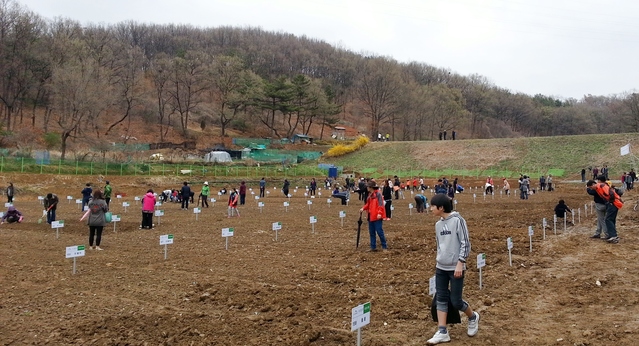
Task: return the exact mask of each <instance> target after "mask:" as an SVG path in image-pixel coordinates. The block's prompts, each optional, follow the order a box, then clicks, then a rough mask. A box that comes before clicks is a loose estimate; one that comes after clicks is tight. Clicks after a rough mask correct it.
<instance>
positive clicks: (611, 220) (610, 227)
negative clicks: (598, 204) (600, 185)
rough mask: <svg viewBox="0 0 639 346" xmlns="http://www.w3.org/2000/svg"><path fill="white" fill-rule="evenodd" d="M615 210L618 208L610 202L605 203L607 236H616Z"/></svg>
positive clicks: (617, 210)
mask: <svg viewBox="0 0 639 346" xmlns="http://www.w3.org/2000/svg"><path fill="white" fill-rule="evenodd" d="M617 212H619V209H617V207H615V205H614V204H612V203H606V219H605V222H606V233H608V237H609V238H612V237H616V236H617Z"/></svg>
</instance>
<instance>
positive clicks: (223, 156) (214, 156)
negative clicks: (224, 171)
mask: <svg viewBox="0 0 639 346" xmlns="http://www.w3.org/2000/svg"><path fill="white" fill-rule="evenodd" d="M204 161H205V162H233V160H231V155H229V153H227V152H226V151H212V152H210V153H208V154H206V155H204Z"/></svg>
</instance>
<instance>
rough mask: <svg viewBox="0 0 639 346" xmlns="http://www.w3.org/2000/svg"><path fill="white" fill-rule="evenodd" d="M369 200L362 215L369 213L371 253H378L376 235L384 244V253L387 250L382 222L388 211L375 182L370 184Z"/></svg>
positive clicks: (362, 210)
mask: <svg viewBox="0 0 639 346" xmlns="http://www.w3.org/2000/svg"><path fill="white" fill-rule="evenodd" d="M367 189H368V199H366V204H365V205H364V207H362V209H360V211H359V212H360V213H362V212H364V210H366V211H367V212H368V233H369V234H370V237H371V249H370V251H377V246H376V241H377V237H376V234H377V235H379V241H380V243H382V251H386V250H387V246H386V237H385V236H384V230H383V229H382V220H384V218H386V209H385V208H384V197H382V194H381V193H379V186H377V183H375V182H374V181H372V180H371V181H370V182H368V185H367Z"/></svg>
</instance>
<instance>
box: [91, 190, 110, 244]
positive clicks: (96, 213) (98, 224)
mask: <svg viewBox="0 0 639 346" xmlns="http://www.w3.org/2000/svg"><path fill="white" fill-rule="evenodd" d="M107 211H109V206H108V205H107V203H106V201H105V200H104V195H102V191H100V190H95V191H93V199H92V200H91V201H90V202H89V210H88V213H89V221H88V222H87V223H88V224H89V249H92V250H102V248H101V247H100V242H101V241H102V230H103V229H104V226H106V223H107V222H106V217H105V215H104V214H105V213H106V212H107ZM94 237H95V247H93V238H94Z"/></svg>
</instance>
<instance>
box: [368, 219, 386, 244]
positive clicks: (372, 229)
mask: <svg viewBox="0 0 639 346" xmlns="http://www.w3.org/2000/svg"><path fill="white" fill-rule="evenodd" d="M368 234H369V235H370V236H371V249H373V250H375V249H376V248H377V237H376V236H375V235H376V234H377V235H379V242H380V243H382V249H386V237H385V236H384V230H383V229H382V220H377V221H368Z"/></svg>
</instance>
